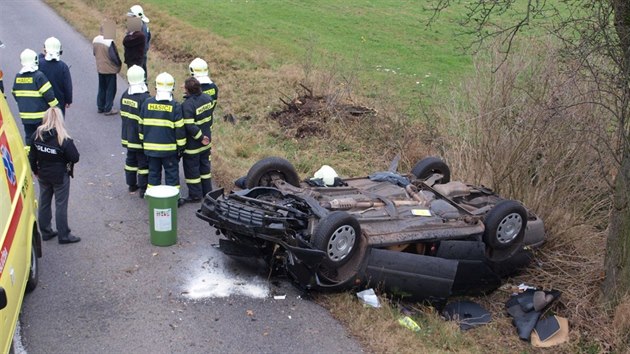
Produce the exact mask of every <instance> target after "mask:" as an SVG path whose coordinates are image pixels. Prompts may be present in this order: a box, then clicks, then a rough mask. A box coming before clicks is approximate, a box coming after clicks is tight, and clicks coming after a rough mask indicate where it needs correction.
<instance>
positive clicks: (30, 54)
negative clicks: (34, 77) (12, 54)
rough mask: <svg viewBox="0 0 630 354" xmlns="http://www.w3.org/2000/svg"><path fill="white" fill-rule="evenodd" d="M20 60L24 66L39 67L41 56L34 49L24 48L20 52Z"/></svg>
mask: <svg viewBox="0 0 630 354" xmlns="http://www.w3.org/2000/svg"><path fill="white" fill-rule="evenodd" d="M20 62H21V63H22V66H28V67H33V68H35V69H37V68H38V67H39V57H37V53H35V51H34V50H32V49H24V50H23V51H22V53H21V54H20Z"/></svg>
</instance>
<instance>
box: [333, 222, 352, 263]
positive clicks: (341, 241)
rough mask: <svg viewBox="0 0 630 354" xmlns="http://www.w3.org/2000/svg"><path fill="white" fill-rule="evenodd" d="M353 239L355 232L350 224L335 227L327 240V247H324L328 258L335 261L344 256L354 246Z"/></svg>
mask: <svg viewBox="0 0 630 354" xmlns="http://www.w3.org/2000/svg"><path fill="white" fill-rule="evenodd" d="M355 239H356V232H355V231H354V228H353V227H352V226H350V225H343V226H341V227H339V228H337V230H335V232H333V234H332V236H331V237H330V240H329V241H328V247H326V249H327V253H328V258H330V259H331V260H332V261H335V262H338V261H340V260H342V259H344V258H346V257H347V256H348V255H349V254H350V251H352V248H353V247H354V240H355Z"/></svg>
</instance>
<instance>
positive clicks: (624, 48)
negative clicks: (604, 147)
mask: <svg viewBox="0 0 630 354" xmlns="http://www.w3.org/2000/svg"><path fill="white" fill-rule="evenodd" d="M610 4H611V6H612V9H613V11H614V14H615V31H616V32H617V36H618V38H619V50H620V54H621V56H622V58H621V61H620V62H619V72H620V75H619V77H618V78H619V80H620V82H619V86H620V87H621V89H622V90H623V92H622V96H621V101H622V102H621V107H620V112H618V117H617V118H618V121H617V124H618V129H619V133H620V134H619V136H620V137H621V139H620V143H621V146H620V148H621V150H622V154H621V166H620V168H619V173H618V174H617V176H616V178H615V190H614V194H613V208H612V210H611V215H610V226H609V229H608V240H607V244H606V260H605V270H606V278H605V279H604V282H603V284H602V291H603V293H604V298H605V299H606V300H607V301H608V302H609V303H610V304H612V305H615V304H617V303H618V302H619V300H621V298H622V297H623V296H624V295H626V294H630V145H629V144H628V138H629V137H630V132H629V131H628V124H627V122H626V121H627V119H628V103H629V102H630V71H629V68H630V2H629V1H627V0H610Z"/></svg>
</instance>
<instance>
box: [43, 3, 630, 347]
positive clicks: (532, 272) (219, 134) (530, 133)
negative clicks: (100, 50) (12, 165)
mask: <svg viewBox="0 0 630 354" xmlns="http://www.w3.org/2000/svg"><path fill="white" fill-rule="evenodd" d="M47 2H48V3H49V4H51V5H52V6H53V7H54V8H55V9H56V10H58V12H59V13H61V14H62V15H63V16H65V17H66V18H68V19H69V21H71V22H72V24H73V25H74V26H75V27H76V28H77V29H78V30H79V31H80V32H82V33H84V34H85V36H86V37H87V38H92V37H93V36H95V35H96V34H98V27H99V24H100V19H102V18H110V19H113V20H115V21H117V23H118V24H119V31H118V40H117V43H121V42H122V34H123V33H124V30H123V28H124V22H123V21H124V20H125V18H124V14H125V13H126V11H127V9H128V8H129V5H130V3H129V2H128V1H122V0H112V1H105V0H47ZM145 7H146V8H145V10H146V12H147V13H148V14H151V31H152V32H153V34H154V36H155V37H154V39H153V42H152V43H153V46H152V48H151V51H150V53H149V75H150V77H151V75H156V74H157V73H158V72H162V71H168V72H170V73H171V74H173V76H174V77H175V78H176V80H177V81H178V82H183V79H184V78H185V77H186V75H187V65H188V63H189V61H190V60H191V59H192V58H194V57H197V56H199V57H202V58H204V59H206V61H208V63H209V65H210V68H211V76H212V77H213V79H214V80H215V81H216V82H217V84H218V85H219V88H220V98H219V106H218V109H217V112H216V117H217V121H216V122H215V126H214V130H215V134H213V175H214V178H215V180H216V182H217V183H218V184H219V185H221V186H225V187H226V188H230V186H231V185H232V181H233V180H234V179H235V178H237V177H239V176H241V175H243V174H245V173H246V172H247V169H248V168H249V167H250V166H251V165H252V164H253V163H254V162H255V161H257V160H258V159H260V158H261V157H264V156H270V155H279V156H284V157H286V158H287V159H289V160H290V161H292V162H294V164H295V166H296V168H297V169H298V172H299V173H300V175H301V176H304V177H305V176H307V175H310V174H312V173H313V172H314V171H315V170H317V168H319V166H321V165H322V164H329V165H332V166H334V167H335V168H336V169H337V170H338V172H339V174H340V175H342V176H349V175H356V174H357V173H365V171H374V170H378V169H386V168H387V167H388V165H389V161H390V160H391V159H392V158H393V157H394V156H395V155H396V154H400V155H401V166H400V170H401V171H408V170H409V169H410V168H411V166H413V164H414V163H415V162H416V161H418V160H419V159H420V158H422V157H425V156H429V155H441V156H444V157H445V158H446V159H447V161H448V163H449V164H450V166H451V169H452V170H453V172H454V177H455V178H457V179H462V180H465V181H468V182H475V183H483V184H485V185H488V186H490V187H493V188H495V189H497V191H498V192H500V194H502V195H505V196H509V197H511V198H514V199H518V200H522V201H524V202H525V204H526V205H528V206H529V207H531V208H533V209H534V210H535V211H536V212H537V213H538V214H539V215H540V216H541V217H542V218H543V220H545V222H546V225H547V229H548V230H547V231H548V242H547V244H546V245H545V247H543V248H542V249H541V250H540V251H538V252H537V257H536V264H537V265H538V266H534V267H532V268H531V269H529V270H528V271H527V272H526V273H525V274H523V275H521V276H519V277H518V278H515V279H511V280H510V281H511V282H512V283H514V284H519V283H521V282H526V283H528V284H531V285H536V286H542V287H545V288H547V289H550V288H553V289H558V290H561V291H562V292H563V294H562V297H561V299H560V301H559V302H558V303H557V304H556V305H554V308H553V311H555V312H556V313H558V314H560V315H561V316H565V317H567V318H569V322H570V325H571V327H572V330H571V334H570V336H571V341H570V343H569V344H565V345H562V346H560V347H557V348H554V349H553V352H554V353H555V352H566V353H570V352H605V351H609V350H611V349H612V348H624V344H625V345H627V344H628V341H629V338H628V331H629V329H630V324H629V322H628V317H629V316H628V315H629V311H630V310H629V309H630V305H628V304H629V302H630V300H627V299H626V301H625V302H623V303H622V304H621V305H619V306H618V307H617V308H616V309H605V308H602V307H601V306H599V305H598V304H599V303H600V302H599V285H600V283H601V279H602V276H603V257H604V249H605V232H606V226H607V222H608V209H609V203H610V201H609V199H608V195H609V189H608V188H609V185H608V182H609V180H610V179H611V178H612V176H610V174H608V173H606V171H611V170H614V166H613V165H612V163H611V162H610V161H608V159H606V158H603V157H602V156H607V155H605V153H604V152H602V151H600V150H599V149H598V146H599V145H598V144H597V142H600V141H602V140H606V139H608V136H607V132H606V130H605V129H603V128H606V125H605V124H601V122H602V120H601V118H600V117H601V116H603V114H602V112H599V111H598V110H597V108H596V107H594V106H588V105H576V97H577V98H579V97H581V96H580V95H581V92H582V91H581V89H582V88H583V87H581V86H580V85H582V84H581V83H579V82H577V81H575V80H574V78H572V77H570V76H566V75H564V74H562V73H561V72H560V71H559V70H558V68H557V66H556V65H555V61H554V60H553V58H554V57H553V55H545V53H553V51H552V50H550V49H547V48H545V49H546V50H540V51H536V50H534V49H533V48H532V49H530V52H532V53H534V54H532V55H531V56H529V57H528V58H525V59H517V60H515V61H513V62H510V63H508V64H506V65H504V66H502V67H501V69H500V70H499V71H498V72H497V73H496V74H494V75H489V74H488V72H489V70H488V68H489V67H493V63H483V62H481V63H479V64H478V65H479V66H478V68H479V72H478V75H477V76H476V77H473V78H471V79H470V80H466V81H464V82H463V83H462V85H461V87H459V88H457V89H454V90H453V91H454V92H456V94H455V95H454V96H453V97H449V98H448V99H449V100H450V101H446V100H445V101H438V99H435V102H439V104H437V105H436V107H438V108H439V110H434V111H428V110H425V111H426V112H425V114H426V117H424V118H421V117H409V116H407V114H406V111H405V110H404V109H401V108H400V107H401V105H400V104H399V102H395V101H392V100H391V98H392V96H391V95H390V93H389V92H387V85H383V86H384V88H380V89H379V95H378V97H372V98H371V99H369V100H368V99H367V98H366V96H364V95H362V94H357V93H356V92H355V89H356V88H357V87H359V85H358V84H357V82H356V79H355V77H354V75H353V74H352V69H345V68H348V67H351V65H348V63H341V62H339V61H337V60H336V59H335V58H332V59H331V61H330V63H329V67H328V68H327V69H326V70H324V69H322V68H321V67H319V68H318V67H314V66H313V64H312V62H313V61H312V60H310V59H309V58H305V60H304V63H302V65H301V66H299V65H296V64H291V63H286V64H284V65H282V66H280V67H275V68H272V67H271V65H269V64H268V59H269V53H265V52H264V51H262V50H256V51H255V52H244V51H242V50H239V49H238V48H233V47H232V46H231V45H230V44H229V43H227V42H226V41H224V40H223V39H221V38H217V37H216V36H213V35H212V34H211V33H207V32H203V31H200V30H199V29H196V28H193V27H191V26H190V25H188V24H186V23H183V22H182V21H179V20H177V19H175V18H173V17H170V16H169V15H168V14H166V13H162V12H160V10H159V9H157V8H153V7H151V6H150V5H146V6H145ZM77 13H80V14H82V16H76V14H77ZM167 33H168V35H166V34H167ZM198 38H204V40H203V41H199V40H198ZM199 44H201V45H199ZM534 59H536V60H534ZM299 84H304V85H305V86H307V87H310V88H312V89H313V92H314V93H315V94H318V95H324V96H326V97H327V99H328V100H329V101H330V102H331V103H334V102H346V103H351V104H356V105H361V106H367V107H371V108H376V107H378V109H377V111H378V112H377V114H376V115H366V116H362V117H361V118H358V119H352V120H347V119H341V118H340V117H338V116H335V115H334V114H331V115H330V116H329V117H328V118H327V119H328V120H327V123H326V125H327V128H328V129H327V133H326V134H325V135H324V136H312V137H304V138H295V137H294V136H291V133H290V132H286V131H283V130H282V129H281V128H280V127H279V125H278V124H277V123H276V122H275V121H273V120H270V119H268V114H269V113H270V112H271V111H274V110H277V109H279V108H281V107H282V104H281V102H280V100H279V98H280V97H282V98H283V99H285V100H287V101H290V100H291V99H293V98H296V97H298V95H299V94H301V93H303V92H300V89H299V87H300V85H299ZM176 96H177V97H180V96H181V92H179V93H177V94H176ZM420 111H421V110H420ZM226 113H231V114H234V115H235V116H236V117H237V124H235V125H232V124H228V123H225V122H223V120H222V119H221V117H222V115H223V114H226ZM317 299H318V301H319V302H320V303H321V304H323V305H324V306H325V307H327V308H328V309H329V310H330V312H331V314H332V315H333V316H335V317H336V318H337V319H339V320H340V321H341V322H343V323H344V324H346V326H347V327H348V329H349V331H350V333H352V335H354V336H355V337H357V338H358V339H359V340H361V342H362V343H363V344H364V345H365V347H366V350H368V351H371V352H378V353H394V352H395V353H406V352H409V353H411V352H414V353H416V352H431V353H434V352H472V353H485V352H510V353H511V352H537V350H535V349H533V348H532V347H531V346H530V345H529V344H528V343H525V342H521V341H520V340H519V339H518V337H517V336H516V334H515V329H514V327H513V326H512V324H511V322H510V318H508V317H507V316H506V314H505V313H504V309H503V306H504V303H505V301H507V299H508V294H506V293H502V292H500V291H497V292H495V293H493V294H491V295H490V296H488V297H484V298H479V299H476V300H477V301H479V302H480V303H481V304H483V305H484V306H485V307H486V308H487V309H489V310H491V312H492V314H493V322H492V323H491V324H490V325H488V326H484V327H481V328H476V329H473V330H471V331H468V332H465V333H461V332H460V331H459V330H458V329H457V327H456V326H455V325H454V324H453V323H447V322H444V321H443V320H441V319H440V318H439V316H438V315H437V314H436V313H435V312H434V311H433V310H432V309H430V308H424V307H419V306H418V305H417V304H406V305H404V306H406V307H407V308H408V309H412V310H413V312H414V318H416V319H417V321H418V322H419V324H420V326H421V328H422V330H421V331H420V332H419V333H412V332H410V331H409V330H408V329H406V328H403V327H401V326H400V325H399V324H398V323H397V319H398V318H399V317H400V311H401V308H400V305H399V304H395V303H390V302H388V301H387V300H386V299H385V298H381V301H382V302H383V303H384V305H385V306H384V307H383V308H381V309H371V308H364V307H363V306H362V305H361V304H359V302H358V301H357V300H356V299H355V297H354V295H352V294H349V293H344V294H336V295H320V296H318V297H317ZM615 310H616V312H615ZM613 314H614V321H613V319H612V318H613ZM613 329H614V330H613Z"/></svg>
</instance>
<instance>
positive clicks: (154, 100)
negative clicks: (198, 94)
mask: <svg viewBox="0 0 630 354" xmlns="http://www.w3.org/2000/svg"><path fill="white" fill-rule="evenodd" d="M155 84H156V94H155V97H150V98H148V99H147V100H146V101H144V103H143V104H142V110H141V111H140V125H139V130H140V140H142V148H143V149H144V154H145V155H146V156H147V159H148V162H149V178H148V185H147V187H148V188H150V187H152V186H156V185H159V184H161V181H162V169H164V181H165V184H166V185H170V186H175V187H178V188H179V157H180V156H181V154H182V153H183V152H184V148H185V147H186V130H185V129H184V120H183V119H182V109H181V105H180V104H179V103H178V102H177V101H175V99H173V86H174V85H175V80H174V79H173V76H171V75H170V74H169V73H161V74H160V75H158V76H157V78H156V79H155Z"/></svg>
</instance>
